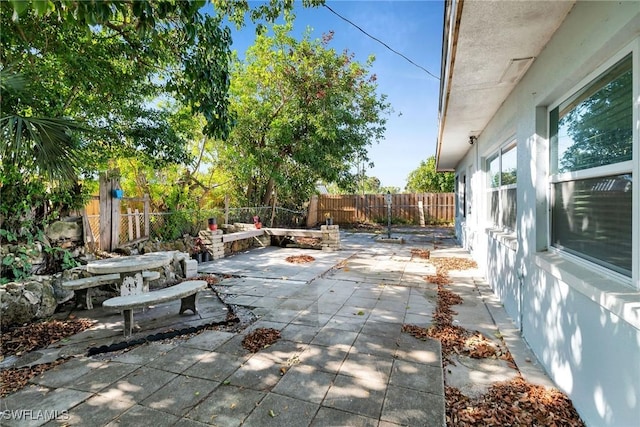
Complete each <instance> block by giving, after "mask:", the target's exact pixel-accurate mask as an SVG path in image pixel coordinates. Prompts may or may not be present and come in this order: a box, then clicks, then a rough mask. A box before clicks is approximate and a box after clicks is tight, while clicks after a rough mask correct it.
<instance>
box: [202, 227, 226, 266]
mask: <svg viewBox="0 0 640 427" xmlns="http://www.w3.org/2000/svg"><path fill="white" fill-rule="evenodd" d="M222 234H223V233H222V230H200V232H199V233H198V237H200V240H202V243H203V244H204V245H205V246H206V248H207V251H209V254H210V255H211V258H212V259H220V258H224V243H222Z"/></svg>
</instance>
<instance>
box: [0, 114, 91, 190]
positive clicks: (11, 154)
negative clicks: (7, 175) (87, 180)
mask: <svg viewBox="0 0 640 427" xmlns="http://www.w3.org/2000/svg"><path fill="white" fill-rule="evenodd" d="M87 130H88V129H87V128H86V127H85V126H83V125H82V124H80V123H78V122H75V121H73V120H69V119H66V118H43V117H22V116H18V115H7V116H3V117H1V118H0V133H1V135H2V140H1V141H0V159H1V160H2V162H5V161H10V162H12V163H13V164H14V165H15V166H18V167H20V168H24V169H30V168H33V169H35V170H37V171H38V172H39V173H41V174H43V175H45V176H47V177H49V178H50V179H60V180H64V181H67V180H75V179H76V178H77V166H78V164H79V161H78V149H79V148H80V145H79V143H78V141H77V140H76V139H74V138H73V137H72V135H71V132H78V131H80V132H82V131H87Z"/></svg>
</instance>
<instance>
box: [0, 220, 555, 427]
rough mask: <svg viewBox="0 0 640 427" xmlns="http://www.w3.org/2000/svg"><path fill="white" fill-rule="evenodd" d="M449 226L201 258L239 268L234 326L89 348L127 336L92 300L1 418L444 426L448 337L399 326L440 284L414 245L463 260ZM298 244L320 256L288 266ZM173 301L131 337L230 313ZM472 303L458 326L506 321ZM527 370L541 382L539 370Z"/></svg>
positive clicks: (6, 402)
mask: <svg viewBox="0 0 640 427" xmlns="http://www.w3.org/2000/svg"><path fill="white" fill-rule="evenodd" d="M448 233H449V231H448V230H446V229H442V230H438V229H417V230H414V233H411V234H406V235H405V234H403V236H404V237H405V239H406V240H407V244H405V245H397V244H384V243H376V242H375V241H374V239H373V237H374V235H373V234H354V233H344V232H343V240H342V247H343V250H341V251H338V252H321V251H311V250H300V249H283V248H274V247H270V248H263V249H256V250H252V251H250V252H248V253H244V254H239V255H235V256H233V257H229V258H225V259H221V260H217V261H214V262H211V263H206V264H201V265H200V266H199V267H200V268H199V272H200V273H215V274H219V275H231V276H232V277H228V278H226V279H224V280H222V281H221V282H220V284H219V285H217V286H216V290H218V291H219V294H220V296H221V298H222V299H223V300H224V302H225V303H228V304H233V305H237V306H244V307H249V308H251V311H252V312H253V313H255V315H256V316H258V319H257V321H256V322H255V323H253V324H251V325H250V326H249V327H248V328H247V329H246V330H245V331H243V332H241V333H238V334H235V333H231V332H222V331H214V330H205V331H203V332H200V333H198V334H196V335H190V336H188V337H185V338H174V339H170V340H164V341H156V342H150V343H146V344H143V345H139V346H137V347H133V348H130V349H128V350H125V351H117V352H112V353H104V354H99V355H96V356H91V357H88V356H86V354H87V353H86V350H87V348H89V347H97V346H100V345H109V344H112V343H116V342H120V341H122V335H121V334H122V324H121V322H122V320H121V316H120V315H119V313H113V312H110V311H107V310H105V309H103V308H101V307H98V305H97V304H96V309H94V310H90V311H78V312H75V313H74V314H75V315H76V316H78V317H80V316H83V317H84V316H91V317H92V318H95V319H97V320H98V322H97V323H96V326H95V327H94V328H92V329H91V330H88V331H84V332H82V333H80V334H78V335H76V336H74V337H72V338H70V339H68V340H65V342H63V343H59V344H58V345H54V346H52V348H49V349H45V350H40V351H38V352H34V354H32V355H29V356H28V357H23V358H22V359H21V360H18V361H16V366H19V365H28V364H30V363H42V362H43V361H50V360H55V359H56V358H57V357H60V356H72V358H71V359H69V360H68V361H67V362H65V363H63V364H61V365H59V366H57V367H55V368H54V369H52V370H50V371H47V372H45V373H44V374H42V375H40V376H38V377H36V378H33V379H32V380H31V382H30V385H29V386H27V387H25V388H24V389H23V390H21V391H18V392H16V393H14V394H12V395H9V396H7V397H6V398H4V399H3V400H2V401H1V402H0V409H1V410H2V411H4V412H2V413H3V419H2V420H1V421H2V422H1V423H0V424H2V425H7V426H12V425H16V426H17V425H20V426H38V425H83V426H103V425H108V426H116V425H119V426H146V425H149V426H151V425H153V426H156V427H157V426H202V425H216V426H240V425H242V426H279V427H282V426H295V427H298V426H380V427H383V426H386V427H391V426H399V425H403V426H404V425H409V426H442V425H444V424H445V412H444V410H445V409H444V408H445V406H444V378H443V371H442V359H441V352H440V344H439V342H438V341H435V340H426V341H422V340H418V339H416V338H414V337H412V336H410V335H408V334H404V333H402V332H401V328H402V325H403V323H411V324H417V325H420V326H428V325H429V324H430V323H431V315H432V312H433V309H434V307H435V302H436V292H435V287H434V286H433V285H429V284H428V283H427V282H426V281H425V280H424V279H423V277H424V276H425V275H428V274H433V272H434V267H433V266H432V265H430V264H429V263H427V262H424V260H419V259H414V260H412V256H411V253H410V249H411V248H416V247H419V248H426V249H428V248H431V249H433V247H432V246H433V245H432V242H433V240H434V239H437V240H438V241H439V243H438V247H441V248H444V253H446V254H447V256H450V255H451V253H454V255H456V256H465V253H464V252H463V251H461V250H460V249H458V248H455V245H454V244H453V241H452V240H451V236H450V235H449V234H448ZM437 252H438V250H435V251H434V250H432V255H433V256H436V255H437ZM301 253H305V254H309V255H311V256H313V257H314V258H316V260H315V261H314V262H312V263H309V264H290V263H287V262H286V261H285V258H286V257H287V256H289V255H297V254H301ZM459 283H461V286H463V285H465V284H467V285H468V284H471V285H472V287H473V286H474V283H476V284H477V279H474V278H473V272H472V273H471V274H467V275H466V276H464V275H462V276H460V278H459ZM480 284H481V283H480ZM469 295H470V296H469V298H471V297H472V295H471V294H469ZM476 296H477V295H476ZM470 302H471V301H470ZM176 304H179V302H173V303H169V304H163V305H159V306H156V307H152V308H151V309H149V310H147V311H146V312H144V313H136V317H135V320H136V322H137V324H138V327H139V328H142V329H137V330H136V331H135V332H134V335H133V337H132V338H134V339H135V338H137V337H143V336H146V335H149V334H152V333H156V332H158V331H163V330H166V329H168V328H173V329H179V328H183V327H188V326H199V325H203V324H207V323H211V322H216V321H221V320H224V319H225V317H226V314H227V312H226V307H225V305H224V304H222V303H221V302H220V300H219V299H218V298H217V297H216V296H215V295H214V294H213V293H212V292H210V291H204V292H203V293H202V296H201V297H200V300H199V303H198V307H199V313H198V314H197V315H193V316H189V315H184V316H179V315H178V314H177V312H178V308H177V305H176ZM469 307H475V309H470V311H468V312H466V314H465V316H466V317H465V319H466V320H463V321H467V322H470V323H471V324H473V323H476V324H480V323H483V324H486V325H487V327H488V328H489V329H490V328H491V327H493V328H494V329H495V330H497V326H496V325H495V322H494V319H496V318H497V319H503V321H504V325H505V326H504V328H506V329H508V327H509V324H508V319H507V318H506V316H504V315H503V314H502V315H501V314H500V313H499V310H500V308H499V306H497V305H495V306H493V307H492V308H491V310H494V311H496V313H498V314H497V315H494V316H493V317H492V316H490V315H489V313H490V311H488V310H487V308H486V304H485V303H484V302H483V301H482V299H481V298H477V300H476V302H474V303H473V304H469ZM67 314H68V313H67ZM500 316H502V317H500ZM478 317H481V318H482V321H481V322H479V321H478ZM261 327H265V328H275V329H278V330H280V331H281V339H280V340H279V341H278V342H276V343H275V344H273V345H271V346H269V347H267V348H265V349H263V350H260V351H259V352H257V353H250V352H248V351H247V350H245V349H244V348H243V347H242V346H241V341H242V339H243V337H244V336H245V335H246V334H247V333H248V332H251V331H252V330H255V329H256V328H261ZM469 327H473V326H469ZM501 331H502V328H501ZM507 334H508V331H507ZM509 337H510V338H511V344H509V345H510V350H511V351H512V353H514V355H515V356H516V357H522V358H530V357H531V355H530V354H528V353H527V351H526V348H524V346H523V345H522V343H521V341H518V339H517V334H511V335H509ZM511 346H513V348H512V347H511ZM516 362H517V363H518V359H516ZM523 363H524V362H523ZM518 364H519V365H520V363H518ZM530 365H531V364H530ZM529 369H530V370H531V372H532V376H534V377H536V378H537V379H539V380H540V381H545V377H544V374H541V373H540V371H539V370H536V369H535V367H531V366H529ZM470 378H471V376H470V375H467V382H470V381H471V380H470ZM11 411H14V412H11ZM15 411H17V412H15ZM20 411H32V412H31V413H25V412H20ZM37 411H41V412H40V413H38V412H37ZM42 411H44V413H43V412H42ZM11 414H14V415H11ZM18 414H22V419H18V417H17V415H18ZM37 415H40V416H39V417H38V416H37ZM52 415H55V416H57V418H56V419H52V418H54V417H52Z"/></svg>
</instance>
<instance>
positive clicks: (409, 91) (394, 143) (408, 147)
mask: <svg viewBox="0 0 640 427" xmlns="http://www.w3.org/2000/svg"><path fill="white" fill-rule="evenodd" d="M327 5H328V6H329V7H331V9H333V10H334V11H335V12H337V13H338V14H340V15H342V16H343V17H345V18H347V19H348V20H350V21H351V22H353V23H355V24H356V25H358V26H359V27H360V28H362V29H363V30H364V31H366V32H367V33H369V34H370V35H372V36H374V37H376V38H378V39H380V40H381V41H383V42H384V43H385V44H387V45H388V46H389V47H391V48H392V49H394V50H396V51H398V52H400V53H402V54H403V55H405V56H406V57H408V58H410V59H411V60H412V61H413V62H415V63H417V64H419V65H420V66H422V67H424V68H426V69H427V70H429V71H430V72H431V73H432V74H435V75H436V76H439V75H440V55H441V44H442V21H443V7H444V3H443V2H442V1H430V0H420V1H418V0H414V1H377V0H363V1H331V0H328V1H327ZM294 13H295V15H296V20H295V24H294V32H295V33H302V32H303V31H304V30H305V29H306V28H307V27H311V28H312V29H313V32H312V37H313V38H320V37H321V36H322V34H323V33H327V32H329V31H331V30H333V31H334V32H335V34H334V38H333V41H332V42H331V44H330V47H333V48H335V49H336V50H337V51H339V52H340V51H342V50H343V49H348V50H349V51H351V52H353V53H354V54H355V56H356V59H357V60H358V61H359V62H362V63H364V62H365V61H366V59H367V57H368V56H369V55H372V54H373V55H374V56H375V57H376V61H375V63H374V65H373V67H372V72H373V73H375V74H376V76H377V78H378V80H377V82H378V91H379V93H384V94H386V95H387V96H388V101H389V103H390V104H391V107H392V108H393V110H394V111H393V112H392V113H391V115H390V116H389V117H388V121H387V126H386V128H387V131H386V133H385V136H384V138H383V139H382V140H381V141H380V142H379V143H374V144H373V145H372V146H371V147H370V149H369V157H370V158H371V160H372V161H373V162H374V163H375V166H374V167H373V168H371V169H367V171H366V174H367V175H368V176H376V177H378V178H379V179H380V180H381V182H382V185H383V186H394V187H399V188H400V189H401V190H403V189H404V187H405V185H406V178H407V176H408V175H409V172H411V171H412V170H413V169H415V168H417V167H418V166H419V164H420V161H421V160H426V159H427V158H428V157H429V156H432V155H435V151H436V137H437V118H438V95H439V89H440V82H439V81H438V80H437V79H435V78H434V77H432V76H430V75H428V74H427V73H426V72H425V71H424V70H421V69H420V68H418V67H416V66H415V65H412V64H411V63H409V62H408V61H406V60H405V59H404V58H402V57H400V56H399V55H397V54H395V53H393V52H391V51H390V50H388V49H387V48H386V47H384V46H383V45H382V44H380V43H378V42H376V41H375V40H372V39H371V38H369V37H368V36H367V35H365V34H363V33H362V32H361V31H360V30H358V29H357V28H355V27H354V26H352V25H351V24H349V23H347V22H345V21H344V20H342V19H341V18H340V17H338V16H336V15H335V14H333V13H332V12H331V11H330V10H329V9H327V8H325V7H317V8H311V9H305V8H303V7H302V4H301V3H300V2H296V6H295V9H294ZM254 38H255V32H254V27H252V26H248V27H245V28H244V29H243V30H241V31H239V32H238V31H234V32H233V41H234V44H233V49H235V50H238V53H239V54H240V56H241V57H243V56H244V51H245V50H246V48H247V47H248V46H249V45H250V44H252V42H253V40H254Z"/></svg>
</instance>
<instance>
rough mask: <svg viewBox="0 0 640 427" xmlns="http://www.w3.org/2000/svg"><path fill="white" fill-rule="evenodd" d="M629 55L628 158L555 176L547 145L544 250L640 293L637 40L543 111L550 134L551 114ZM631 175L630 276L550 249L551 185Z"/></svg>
mask: <svg viewBox="0 0 640 427" xmlns="http://www.w3.org/2000/svg"><path fill="white" fill-rule="evenodd" d="M629 54H631V55H632V59H631V67H632V94H633V95H632V96H633V103H632V109H633V111H632V132H633V133H632V137H631V138H632V145H633V146H632V159H631V160H628V161H624V162H620V163H615V164H612V165H605V166H599V167H594V168H590V169H584V170H578V171H572V172H564V173H555V170H554V168H555V163H556V161H555V160H556V159H552V153H553V147H551V145H549V151H550V153H549V154H550V155H549V186H548V192H547V199H548V210H549V216H548V221H547V243H548V250H549V252H551V253H554V254H557V255H558V256H560V257H562V258H565V259H567V260H568V261H571V262H573V263H575V264H577V265H581V266H582V267H585V268H587V269H589V270H591V271H593V272H595V273H597V274H601V275H603V276H605V277H607V278H609V279H611V280H613V281H615V282H619V283H623V284H625V285H627V286H630V287H632V288H635V289H636V290H640V77H639V75H640V38H637V39H636V40H634V41H633V42H632V43H630V44H629V45H627V46H626V47H625V48H624V49H622V50H620V51H619V52H618V53H616V54H615V55H613V56H612V57H611V58H610V59H609V60H608V61H606V62H605V63H603V64H602V65H601V66H600V67H598V68H597V69H595V70H594V71H593V72H591V73H590V74H589V75H588V76H587V77H585V78H584V79H582V80H581V81H580V82H579V83H578V84H576V85H575V86H574V87H572V88H571V89H570V90H569V91H567V92H566V93H565V94H564V95H563V96H561V97H560V99H559V100H557V101H556V102H554V103H553V104H550V105H549V106H548V108H547V126H548V129H547V135H551V134H552V133H553V130H552V129H551V120H549V117H550V115H551V112H552V111H553V110H554V109H555V108H557V107H559V106H560V105H561V104H562V103H564V102H565V101H566V100H568V99H570V98H571V97H573V96H574V95H575V94H576V93H578V92H579V91H580V90H582V89H583V88H584V87H586V86H588V85H589V84H591V83H592V82H593V81H595V80H597V79H598V78H599V77H600V76H602V75H604V74H605V73H606V72H607V71H609V70H610V69H611V68H612V67H613V66H614V65H615V64H617V63H618V62H620V61H621V60H623V59H624V58H625V57H627V56H628V55H629ZM629 172H631V174H632V181H631V182H632V188H633V190H632V191H633V193H632V203H631V210H632V213H631V220H632V236H631V247H632V254H631V260H632V264H631V277H629V276H626V275H624V274H622V273H619V272H616V271H614V270H611V269H609V268H607V267H605V266H602V265H600V264H596V263H594V262H592V261H589V260H588V259H585V258H583V257H580V256H578V255H574V254H571V253H568V252H566V251H564V250H562V249H559V248H557V247H555V246H552V243H553V242H552V238H551V229H552V220H553V216H552V214H551V202H552V201H551V196H552V191H551V188H552V186H553V185H554V184H557V183H560V182H564V181H571V180H583V179H589V178H596V177H602V176H612V175H620V174H624V173H629Z"/></svg>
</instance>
